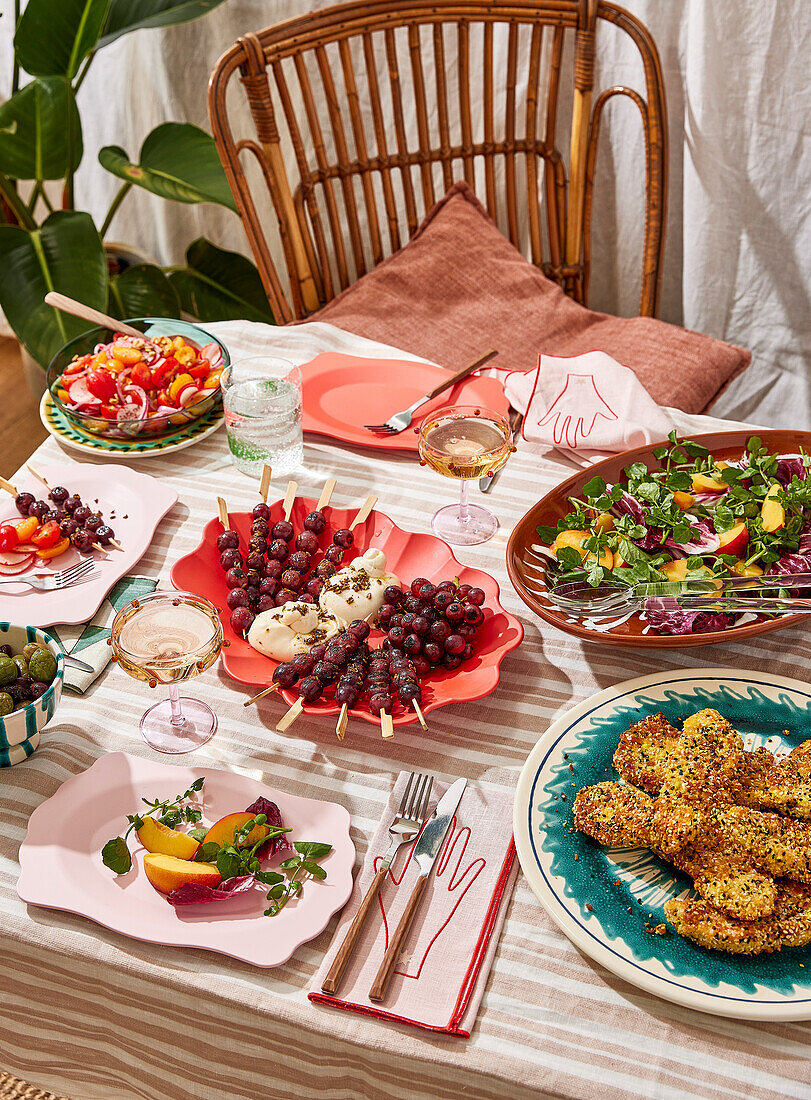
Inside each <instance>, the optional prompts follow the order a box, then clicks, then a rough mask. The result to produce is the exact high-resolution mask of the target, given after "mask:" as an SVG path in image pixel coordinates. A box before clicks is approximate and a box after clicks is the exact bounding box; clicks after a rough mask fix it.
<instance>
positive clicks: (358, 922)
mask: <svg viewBox="0 0 811 1100" xmlns="http://www.w3.org/2000/svg"><path fill="white" fill-rule="evenodd" d="M433 785H434V777H433V776H432V775H426V774H423V773H420V774H417V773H415V772H411V774H410V775H409V777H408V782H407V783H406V787H405V790H404V791H403V797H402V798H401V799H400V808H399V809H398V810H397V813H396V814H395V815H394V819H393V821H392V823H391V825H389V836H390V837H391V843H390V844H389V848H388V851H387V852H386V854H385V855H384V856H383V858H382V860H381V861H380V866H379V867H378V869H377V873H376V874H375V877H374V878H373V880H372V883H371V885H370V886H369V889H368V890H367V891H366V896H365V897H364V899H363V901H362V902H361V903H360V909H358V911H357V913H356V914H355V917H354V919H353V921H352V923H351V924H350V926H349V929H348V930H347V933H346V935H345V936H344V939H343V943H342V944H341V946H340V947H339V948H338V953H337V955H336V956H335V958H334V959H333V962H332V966H331V967H330V968H329V973H328V974H327V976H326V977H325V978H324V981H323V982H322V983H321V990H322V992H323V993H334V992H335V991H336V989H337V988H338V986H339V985H340V983H341V979H342V978H343V976H344V972H345V970H346V967H347V964H348V963H349V960H350V959H351V957H352V953H353V952H354V950H355V947H356V945H357V942H358V939H359V937H360V933H361V930H362V928H363V925H364V923H365V922H366V918H367V917H368V915H369V912H370V910H371V908H372V906H373V905H374V902H375V898H376V897H377V895H378V893H379V891H380V887H381V886H382V885H383V879H384V878H385V877H386V874H387V872H388V869H389V867H391V863H392V860H393V859H394V856H395V853H396V852H397V849H398V848H399V847H400V845H401V844H407V843H408V842H409V841H410V840H413V839H414V837H415V836H416V835H417V833H418V832H419V831H420V829H421V828H422V826H423V823H424V822H425V818H426V815H427V813H428V801H429V799H430V797H431V788H432V787H433Z"/></svg>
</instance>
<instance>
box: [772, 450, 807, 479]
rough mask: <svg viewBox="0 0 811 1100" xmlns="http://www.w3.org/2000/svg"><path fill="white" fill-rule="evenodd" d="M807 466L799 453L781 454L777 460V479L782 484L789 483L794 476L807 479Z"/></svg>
mask: <svg viewBox="0 0 811 1100" xmlns="http://www.w3.org/2000/svg"><path fill="white" fill-rule="evenodd" d="M806 473H807V471H806V468H805V465H804V464H803V460H802V458H800V456H799V455H781V457H780V458H778V460H777V480H778V481H779V482H780V484H781V485H788V483H789V482H790V481H791V479H792V478H793V477H798V478H800V480H801V481H805V479H806Z"/></svg>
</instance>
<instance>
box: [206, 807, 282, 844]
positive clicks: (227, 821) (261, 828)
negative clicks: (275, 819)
mask: <svg viewBox="0 0 811 1100" xmlns="http://www.w3.org/2000/svg"><path fill="white" fill-rule="evenodd" d="M253 817H256V814H246V813H241V814H227V815H226V816H225V817H221V818H220V820H219V821H215V822H214V824H213V825H212V826H211V828H210V829H209V830H208V832H207V833H206V835H205V836H204V837H203V844H211V843H214V844H219V846H220V847H221V848H224V847H225V845H226V844H233V843H234V830H235V829H241V828H242V826H243V825H244V824H245V822H246V821H250V820H251V818H253ZM269 831H270V830H269V829H268V827H267V825H256V826H254V828H253V829H251V831H250V833H249V834H248V837H247V839H246V840H245V843H244V844H243V847H244V848H250V847H252V846H253V845H254V844H256V843H257V842H258V841H260V840H261V839H262V837H264V836H267V835H268V832H269Z"/></svg>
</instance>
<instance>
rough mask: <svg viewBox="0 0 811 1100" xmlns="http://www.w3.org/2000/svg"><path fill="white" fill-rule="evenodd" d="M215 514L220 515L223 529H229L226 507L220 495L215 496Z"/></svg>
mask: <svg viewBox="0 0 811 1100" xmlns="http://www.w3.org/2000/svg"><path fill="white" fill-rule="evenodd" d="M217 514H218V515H219V517H220V523H221V524H222V529H223V531H228V530H230V527H231V524H230V522H229V520H228V509H227V508H226V506H225V501H224V500H223V499H222V497H217Z"/></svg>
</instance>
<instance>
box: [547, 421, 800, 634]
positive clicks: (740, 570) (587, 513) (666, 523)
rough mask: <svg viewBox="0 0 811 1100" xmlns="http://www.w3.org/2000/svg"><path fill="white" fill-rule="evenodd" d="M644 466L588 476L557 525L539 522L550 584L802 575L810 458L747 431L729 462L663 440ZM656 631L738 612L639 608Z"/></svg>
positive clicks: (714, 625)
mask: <svg viewBox="0 0 811 1100" xmlns="http://www.w3.org/2000/svg"><path fill="white" fill-rule="evenodd" d="M654 456H655V458H656V460H657V462H658V463H659V466H658V468H657V469H653V470H650V469H648V466H647V465H646V464H645V463H644V462H634V463H633V464H632V465H630V466H628V467H626V469H625V470H624V471H623V475H624V476H623V479H622V480H621V481H619V482H617V483H616V484H613V485H611V484H606V482H605V481H604V480H603V478H601V477H594V478H592V479H591V481H589V482H587V483H586V485H584V487H583V489H582V495H581V496H580V497H570V498H569V504H570V505H571V511H569V512H568V513H567V514H566V515H565V516H564V517H563V518H562V519H561V520H559V521H558V524H557V526H556V527H544V526H541V527H538V535H539V537H540V539H541V542H542V543H544V545H545V546H547V547H548V551H547V556H548V557H549V559H550V563H549V566H548V569H547V584H548V585H549V587H550V588H552V587H557V586H558V585H560V584H563V583H567V582H570V581H587V582H588V583H589V584H591V585H593V586H594V587H595V588H597V587H598V586H599V585H601V584H603V583H605V582H607V581H611V582H619V583H627V584H646V583H655V582H661V581H689V580H706V579H707V578H712V577H714V578H719V577H723V576H725V575H727V576H728V575H733V576H741V577H757V576H761V575H769V576H774V575H780V574H785V575H786V578H787V579H786V589H787V590H790V588H791V584H790V575H791V574H792V573H805V572H811V478H809V476H808V475H809V470H810V469H811V455H807V454H802V453H801V454H797V455H780V454H772V453H771V452H770V451H769V450H768V449H767V448H766V447H764V446H763V444H762V442H761V440H760V439H758V438H757V437H756V436H753V437H752V438H751V439H750V440H749V441H748V443H747V445H746V450H745V451H744V453H743V454H742V455H741V457H740V459H738V460H736V461H731V462H730V461H728V462H722V461H716V459H715V458H714V457H713V455H712V454H711V453H710V452H709V451H708V450H707V448H706V447H704V446H702V445H701V444H700V443H695V442H693V441H692V440H688V439H684V440H679V439H678V438H677V436H676V433H675V432H673V433H672V434H671V436H670V443H669V445H666V446H662V447H657V448H656V449H655V451H654ZM647 621H648V626H649V627H650V629H651V630H654V631H656V632H657V633H661V634H693V633H707V632H710V631H717V630H725V629H727V628H729V627H732V626H735V625H736V624H737V623H738V621H739V616H738V615H734V614H727V613H720V612H718V613H716V612H707V611H701V612H696V611H687V610H682V609H678V610H669V609H667V610H661V611H657V610H648V611H647Z"/></svg>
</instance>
